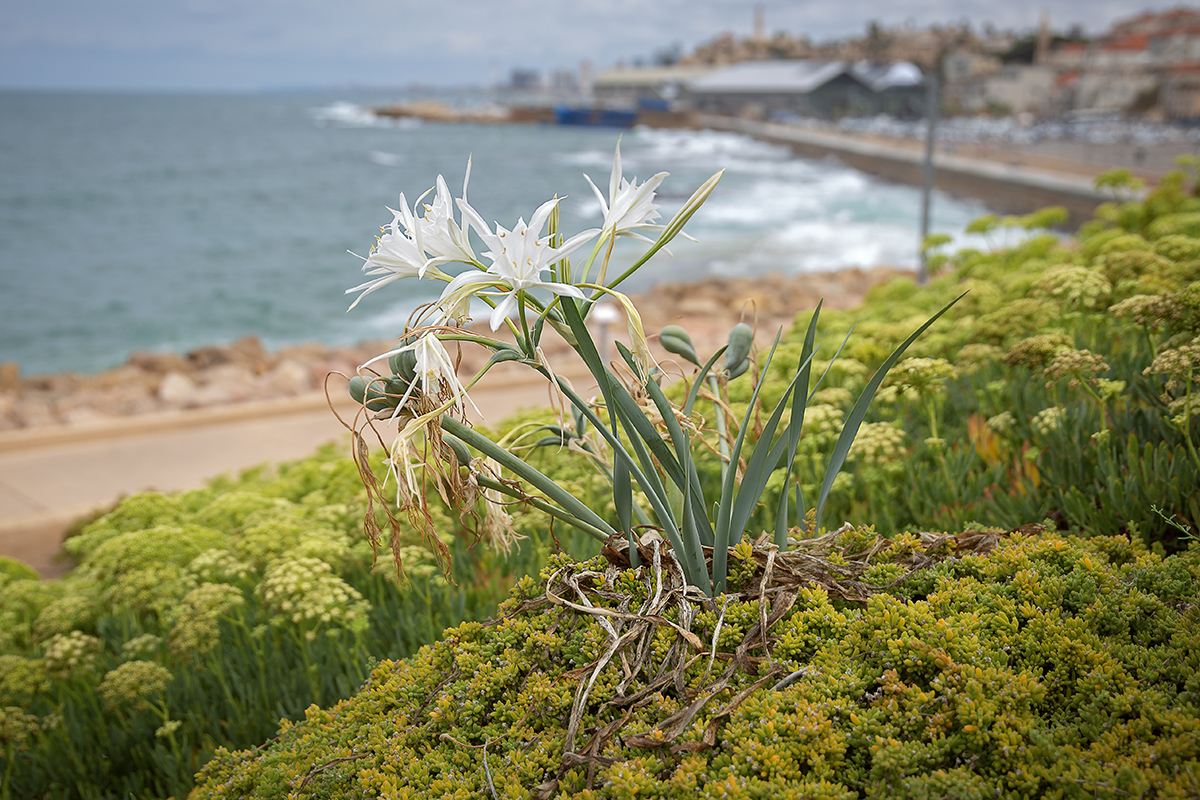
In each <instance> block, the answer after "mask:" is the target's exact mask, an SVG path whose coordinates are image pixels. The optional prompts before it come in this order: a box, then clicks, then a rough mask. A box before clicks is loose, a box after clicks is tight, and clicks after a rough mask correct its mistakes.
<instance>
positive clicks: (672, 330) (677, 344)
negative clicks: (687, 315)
mask: <svg viewBox="0 0 1200 800" xmlns="http://www.w3.org/2000/svg"><path fill="white" fill-rule="evenodd" d="M658 341H659V344H661V345H662V346H663V349H664V350H666V351H667V352H668V353H673V354H675V355H677V356H679V357H680V358H686V359H687V360H688V361H690V362H692V363H693V364H695V365H696V366H700V359H699V358H697V357H696V348H695V346H694V345H693V344H692V337H691V336H690V335H689V334H688V332H687V331H686V330H684V329H683V328H681V327H680V326H678V325H668V326H667V327H665V328H663V329H662V332H661V333H660V334H659V335H658Z"/></svg>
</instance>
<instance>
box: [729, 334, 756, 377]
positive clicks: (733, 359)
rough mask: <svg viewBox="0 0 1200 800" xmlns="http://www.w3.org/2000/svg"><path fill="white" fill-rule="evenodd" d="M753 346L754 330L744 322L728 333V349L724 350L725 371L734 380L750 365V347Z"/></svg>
mask: <svg viewBox="0 0 1200 800" xmlns="http://www.w3.org/2000/svg"><path fill="white" fill-rule="evenodd" d="M753 344H754V329H753V328H751V327H750V326H749V325H747V324H746V323H744V322H739V323H738V324H737V325H734V326H733V330H731V331H730V332H729V347H728V348H726V350H725V371H726V372H727V373H728V374H729V377H730V378H736V377H737V376H738V375H741V374H742V373H743V372H745V371H746V370H747V369H748V368H749V365H750V362H749V357H750V347H751V345H753Z"/></svg>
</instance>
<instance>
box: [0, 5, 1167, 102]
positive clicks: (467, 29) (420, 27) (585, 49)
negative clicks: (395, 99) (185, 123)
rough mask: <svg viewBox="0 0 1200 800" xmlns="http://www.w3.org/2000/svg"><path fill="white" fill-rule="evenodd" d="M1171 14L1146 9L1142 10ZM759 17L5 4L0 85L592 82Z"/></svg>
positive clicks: (558, 9) (892, 8) (1065, 23)
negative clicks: (583, 65) (568, 70)
mask: <svg viewBox="0 0 1200 800" xmlns="http://www.w3.org/2000/svg"><path fill="white" fill-rule="evenodd" d="M1173 4H1174V2H1173V0H1168V1H1165V2H1164V1H1162V0H1151V2H1149V3H1147V4H1145V5H1144V8H1165V7H1169V6H1171V5H1173ZM755 5H756V3H751V2H746V1H745V0H655V2H652V3H646V2H645V0H455V2H451V3H439V2H430V1H429V0H423V1H421V2H418V1H417V0H338V2H332V1H331V0H105V2H96V0H37V2H23V3H20V2H16V3H9V4H6V5H5V7H4V8H0V85H7V86H20V85H32V86H45V85H81V86H100V85H113V86H122V87H137V86H139V85H142V86H150V85H155V86H158V85H161V86H164V87H165V86H170V85H173V83H172V82H174V85H180V86H185V85H186V86H201V85H205V83H206V81H207V82H208V85H209V86H210V87H211V88H255V87H265V86H271V85H278V84H279V82H280V81H283V82H284V83H285V84H287V85H297V84H299V83H301V82H305V81H315V82H316V83H323V84H332V83H336V82H347V81H349V82H354V83H360V84H373V85H389V84H395V83H397V82H405V81H409V80H412V81H421V82H428V83H443V84H448V83H463V82H474V83H484V82H486V80H487V78H488V74H489V72H490V71H491V69H492V68H494V67H495V68H499V69H501V70H508V69H511V68H514V67H532V68H540V69H548V68H553V67H575V66H577V65H578V64H579V63H580V61H582V60H584V59H587V60H589V61H591V62H592V64H593V65H594V66H595V67H596V68H599V69H603V68H605V67H607V66H610V65H612V64H614V63H616V62H617V61H619V60H624V61H629V60H631V59H632V58H635V57H638V56H641V57H647V56H650V55H652V54H653V53H654V52H655V51H658V50H661V49H663V48H667V47H670V46H672V45H673V44H675V43H679V44H681V45H682V46H683V47H684V48H685V49H690V48H691V47H694V46H695V45H696V44H698V43H700V42H703V41H706V40H708V39H711V38H712V37H714V36H716V35H718V34H720V33H722V32H724V31H731V32H734V33H736V34H738V35H748V34H749V33H750V32H751V30H752V26H753V13H754V12H753V9H754V7H755ZM761 5H762V6H763V8H764V14H765V19H766V27H767V30H768V32H769V33H770V32H774V31H777V30H785V31H788V32H790V33H794V34H802V35H806V36H808V37H809V38H810V39H812V40H814V41H827V40H830V39H833V38H841V37H844V36H848V35H855V34H858V33H861V32H862V31H863V30H865V28H866V25H867V24H868V22H869V21H871V20H878V21H880V22H881V23H883V24H885V25H887V26H892V25H898V24H902V23H904V22H906V21H908V22H911V23H912V24H914V25H916V26H919V27H923V26H927V25H930V24H952V23H954V24H956V23H958V22H960V21H962V20H963V19H969V20H971V21H972V23H973V24H974V25H975V26H976V27H981V26H982V24H983V23H984V22H985V21H991V22H992V23H994V24H995V25H996V26H997V27H999V28H1017V29H1022V30H1031V29H1033V28H1034V27H1035V26H1036V25H1037V22H1038V18H1039V16H1040V15H1041V13H1042V12H1043V10H1045V11H1047V12H1048V13H1049V14H1050V18H1051V23H1052V25H1053V26H1054V27H1055V28H1056V29H1059V30H1061V29H1065V28H1067V27H1069V26H1070V25H1071V24H1075V23H1082V24H1083V25H1084V27H1085V29H1086V30H1088V31H1089V32H1092V33H1096V32H1099V31H1101V30H1103V29H1104V28H1106V27H1107V26H1108V25H1109V24H1111V22H1112V21H1113V19H1115V18H1119V17H1122V16H1127V15H1129V14H1130V13H1131V11H1130V9H1129V8H1128V3H1127V2H1122V0H1013V1H1012V2H1009V3H1003V4H997V3H995V2H994V0H910V1H909V2H906V3H904V4H890V3H883V2H880V1H879V0H840V2H837V3H816V4H814V3H805V4H799V3H795V2H793V0H766V1H765V2H763V3H761ZM218 76H220V77H219V80H218ZM289 76H290V77H293V78H296V79H297V80H290V81H289V80H287V78H288V77H289ZM322 76H326V77H325V79H324V80H322ZM398 76H403V78H404V80H403V81H401V80H399V77H398ZM64 82H65V83H64ZM72 82H74V83H72Z"/></svg>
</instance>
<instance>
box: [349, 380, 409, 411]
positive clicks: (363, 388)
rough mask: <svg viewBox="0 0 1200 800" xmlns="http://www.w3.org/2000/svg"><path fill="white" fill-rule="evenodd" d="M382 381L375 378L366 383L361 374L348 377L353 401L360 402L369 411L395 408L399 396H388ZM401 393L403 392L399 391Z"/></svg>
mask: <svg viewBox="0 0 1200 800" xmlns="http://www.w3.org/2000/svg"><path fill="white" fill-rule="evenodd" d="M382 384H383V382H382V381H381V380H379V379H378V378H376V379H375V380H373V381H372V382H371V384H370V386H368V385H367V381H366V379H365V378H363V377H362V376H361V375H355V376H354V377H353V378H351V379H350V387H349V388H350V396H351V397H352V398H354V402H356V403H361V404H363V405H365V406H366V407H367V409H369V410H370V411H383V410H384V409H387V408H395V407H396V403H397V402H399V396H397V397H395V398H389V397H388V396H387V395H386V394H385V393H384V391H383V385H382ZM401 394H403V392H401Z"/></svg>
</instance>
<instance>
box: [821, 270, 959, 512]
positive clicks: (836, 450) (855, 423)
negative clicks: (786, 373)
mask: <svg viewBox="0 0 1200 800" xmlns="http://www.w3.org/2000/svg"><path fill="white" fill-rule="evenodd" d="M965 295H966V292H964V293H963V294H960V295H959V296H958V297H956V298H954V299H953V300H951V301H950V302H949V303H947V304H946V305H945V306H944V307H943V308H942V310H941V311H939V312H937V313H936V314H934V315H933V316H932V317H930V318H929V319H928V320H926V322H925V324H924V325H922V326H921V327H919V328H917V329H916V330H915V331H913V334H912V335H911V336H909V337H908V338H907V339H905V340H904V342H903V343H901V345H900V346H899V347H897V348H896V350H895V351H894V352H893V353H892V354H891V355H890V356H888V357H887V360H886V361H884V362H883V364H882V365H881V366H880V367H879V369H878V370H876V371H875V375H874V376H872V378H871V380H870V381H869V382H868V383H867V385H866V387H865V388H864V389H863V390H862V394H860V395H859V396H858V402H856V403H855V404H854V408H853V409H851V410H850V416H849V417H847V418H846V424H845V426H844V427H843V428H842V435H841V436H839V437H838V440H837V444H835V445H834V447H833V452H832V453H831V454H830V457H829V466H828V467H827V468H826V469H825V479H824V481H822V482H821V493H820V495H819V496H818V497H817V516H816V522H815V524H814V526H813V533H814V534H815V533H817V532H818V531H820V529H821V515H822V513H823V512H824V510H825V501H826V500H827V499H828V498H829V490H830V489H831V488H832V487H833V481H834V478H836V477H837V475H838V472H840V471H841V469H842V465H843V464H844V463H846V456H847V454H848V453H849V452H850V446H851V445H852V444H854V437H856V436H857V435H858V429H859V426H861V425H862V421H863V419H864V418H865V417H866V416H867V408H868V407H869V406H870V405H871V401H872V400H874V399H875V392H877V391H878V390H879V385H880V384H881V383H883V379H884V378H886V377H887V374H888V371H889V370H891V368H892V367H893V366H895V364H896V362H897V361H899V360H900V356H902V355H904V351H905V350H907V349H908V347H909V345H911V344H912V343H913V342H915V341H916V340H917V337H918V336H920V335H921V334H922V333H924V332H925V331H926V329H928V328H929V326H930V325H932V324H933V323H934V322H936V321H937V320H938V318H939V317H941V316H942V315H943V314H945V313H946V312H947V311H949V310H950V307H951V306H953V305H954V304H955V303H957V302H958V301H959V300H961V299H963V297H964V296H965Z"/></svg>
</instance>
